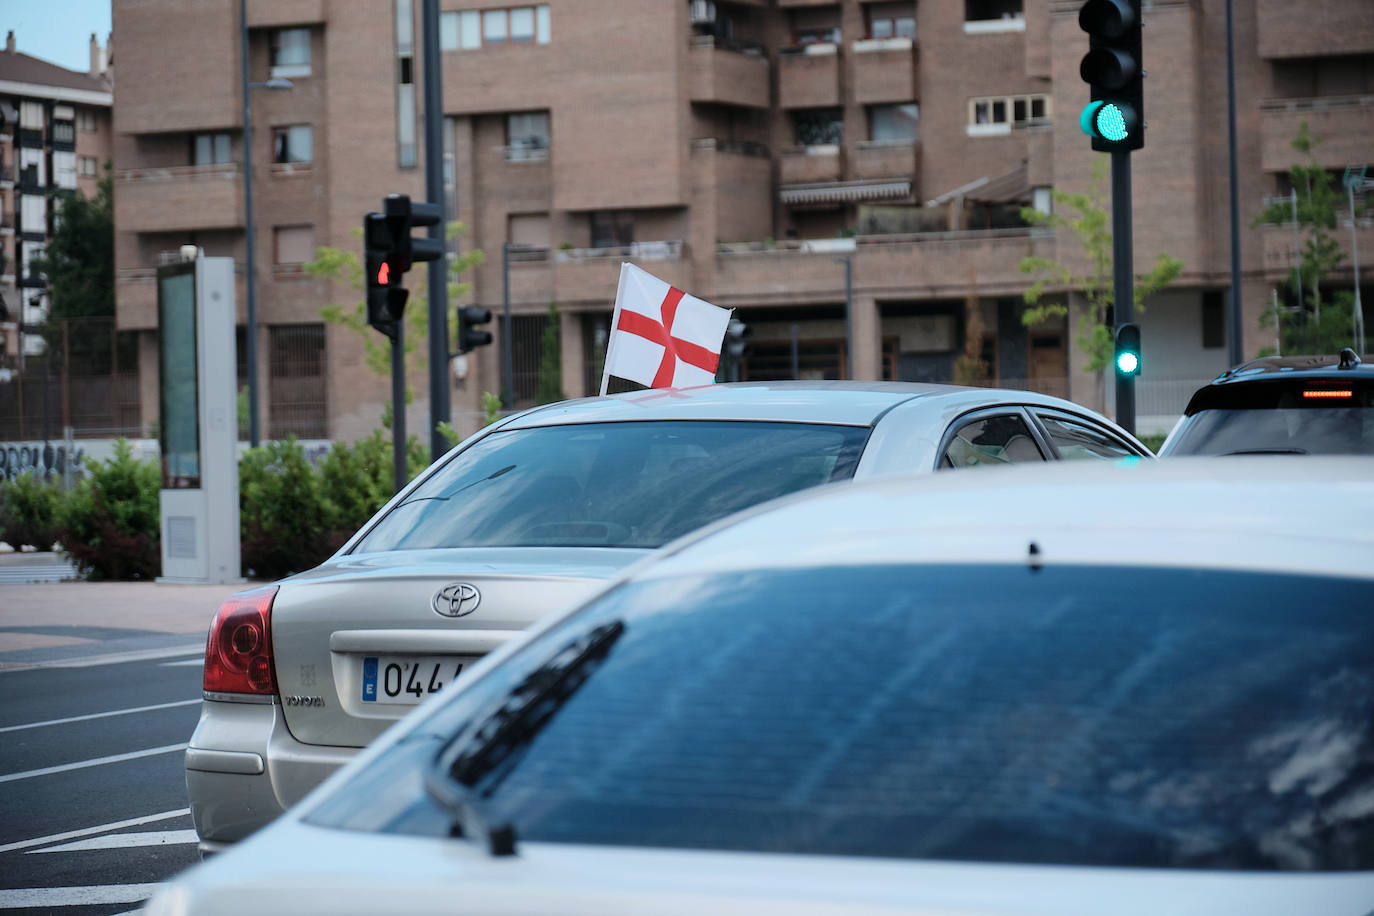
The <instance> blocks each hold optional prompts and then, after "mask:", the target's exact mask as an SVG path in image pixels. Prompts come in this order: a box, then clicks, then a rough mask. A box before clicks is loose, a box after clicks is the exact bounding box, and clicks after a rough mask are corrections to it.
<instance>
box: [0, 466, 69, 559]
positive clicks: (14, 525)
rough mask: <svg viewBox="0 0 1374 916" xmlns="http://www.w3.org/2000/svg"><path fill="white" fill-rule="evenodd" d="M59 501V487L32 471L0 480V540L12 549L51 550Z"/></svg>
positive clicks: (54, 537) (55, 535)
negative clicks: (10, 478)
mask: <svg viewBox="0 0 1374 916" xmlns="http://www.w3.org/2000/svg"><path fill="white" fill-rule="evenodd" d="M61 502H62V490H61V488H60V487H58V485H57V484H56V483H50V482H48V481H45V480H43V479H41V478H40V477H39V476H38V475H37V474H34V473H32V472H29V473H27V474H20V475H19V476H18V477H16V478H14V479H13V480H0V541H4V542H5V543H6V544H9V545H10V546H11V547H13V548H14V549H15V550H18V549H19V548H21V547H33V548H35V549H37V550H52V545H53V544H54V542H56V541H57V507H58V505H60V504H61Z"/></svg>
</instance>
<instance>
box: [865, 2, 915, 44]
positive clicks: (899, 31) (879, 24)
mask: <svg viewBox="0 0 1374 916" xmlns="http://www.w3.org/2000/svg"><path fill="white" fill-rule="evenodd" d="M868 36H869V37H870V38H915V37H916V5H915V4H913V3H874V4H872V5H871V6H869V7H868Z"/></svg>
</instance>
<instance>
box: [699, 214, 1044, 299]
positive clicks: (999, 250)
mask: <svg viewBox="0 0 1374 916" xmlns="http://www.w3.org/2000/svg"><path fill="white" fill-rule="evenodd" d="M1054 245H1055V240H1054V232H1053V231H1052V230H1048V229H1039V228H1034V229H1001V230H990V231H986V232H934V233H922V234H918V235H904V236H860V237H858V238H857V239H818V240H810V241H786V242H777V243H774V244H764V243H753V244H738V245H721V246H718V248H717V256H716V288H717V289H718V290H728V294H726V295H718V299H719V300H720V301H721V302H731V303H733V302H736V301H738V302H755V303H769V302H776V303H778V304H804V303H809V302H834V301H837V300H842V299H843V298H844V270H843V268H842V267H840V266H839V265H837V264H836V263H835V259H836V257H838V256H839V253H841V252H843V253H845V254H847V255H848V256H849V257H850V258H851V263H852V264H853V271H854V274H853V276H854V288H855V290H856V291H859V292H863V293H867V294H873V295H878V296H882V295H884V294H885V293H888V292H889V291H902V292H903V294H904V295H908V296H909V295H912V291H916V292H917V294H918V295H920V296H922V297H950V298H962V297H963V296H966V295H968V294H970V293H973V292H975V291H976V292H977V294H978V295H984V296H986V295H1019V294H1020V293H1021V292H1022V291H1023V290H1024V289H1025V288H1026V278H1025V276H1024V275H1023V274H1021V272H1020V271H1019V270H1018V269H1017V266H1018V265H1019V264H1020V263H1021V259H1022V258H1024V257H1027V256H1030V255H1035V256H1040V257H1053V256H1054ZM845 248H849V250H848V251H845V250H844V249H845ZM869 278H873V279H872V280H870V279H869Z"/></svg>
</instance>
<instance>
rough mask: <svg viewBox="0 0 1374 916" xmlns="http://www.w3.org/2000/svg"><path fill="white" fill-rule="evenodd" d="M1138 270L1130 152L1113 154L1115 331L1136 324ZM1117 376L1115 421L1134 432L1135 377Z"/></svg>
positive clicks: (1113, 297) (1117, 374)
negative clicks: (1134, 259)
mask: <svg viewBox="0 0 1374 916" xmlns="http://www.w3.org/2000/svg"><path fill="white" fill-rule="evenodd" d="M1134 278H1135V268H1134V265H1133V264H1132V263H1131V152H1130V150H1114V151H1113V152H1112V305H1113V306H1114V308H1113V310H1112V311H1113V312H1114V313H1115V314H1114V319H1113V320H1114V323H1115V327H1114V328H1113V329H1112V330H1113V334H1112V338H1113V339H1115V338H1116V333H1115V331H1116V330H1117V329H1119V328H1120V327H1121V326H1122V325H1123V324H1130V323H1131V322H1133V321H1135V283H1134ZM1112 374H1113V375H1114V376H1116V422H1117V423H1118V424H1119V425H1120V426H1121V427H1122V428H1123V429H1124V430H1126V431H1127V432H1128V433H1131V434H1133V435H1134V433H1135V377H1134V376H1130V375H1122V373H1120V372H1117V371H1115V370H1113V372H1112Z"/></svg>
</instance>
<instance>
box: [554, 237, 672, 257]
mask: <svg viewBox="0 0 1374 916" xmlns="http://www.w3.org/2000/svg"><path fill="white" fill-rule="evenodd" d="M685 249H686V244H685V243H684V242H682V241H681V240H680V239H674V240H668V241H661V242H632V243H631V244H629V245H622V246H617V247H614V248H561V249H559V250H558V251H556V252H554V259H555V260H557V261H560V262H568V261H604V260H616V259H619V260H623V259H625V258H637V259H639V260H641V261H669V260H676V259H678V258H681V257H682V255H683V251H684V250H685Z"/></svg>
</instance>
